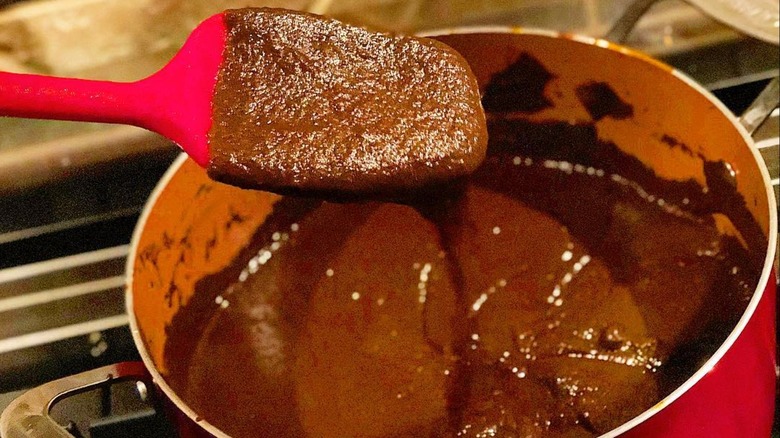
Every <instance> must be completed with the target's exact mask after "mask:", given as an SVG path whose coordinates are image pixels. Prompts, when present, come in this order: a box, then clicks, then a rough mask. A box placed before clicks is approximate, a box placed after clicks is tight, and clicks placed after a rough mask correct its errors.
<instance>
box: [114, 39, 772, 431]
mask: <svg viewBox="0 0 780 438" xmlns="http://www.w3.org/2000/svg"><path fill="white" fill-rule="evenodd" d="M477 33H493V34H507V33H509V34H519V35H535V36H544V37H549V38H556V39H557V38H563V39H567V40H570V41H572V42H575V43H580V44H586V45H595V46H598V47H601V48H604V49H608V50H615V51H618V52H620V53H622V54H625V55H628V56H630V57H632V58H637V59H640V60H642V61H645V62H647V63H649V64H652V65H654V66H655V67H658V68H661V69H663V70H666V71H668V72H669V73H671V75H672V76H673V77H674V78H676V79H678V80H681V81H682V82H684V83H685V84H686V85H688V86H689V87H691V88H693V89H694V90H695V91H697V92H698V93H699V94H701V95H703V96H704V97H705V98H707V99H708V100H709V101H710V102H711V103H712V104H713V105H714V106H715V107H716V108H718V109H719V110H720V112H721V113H723V114H724V115H725V116H726V117H727V118H728V120H729V121H730V122H731V124H732V125H733V127H734V128H735V129H736V130H737V131H738V132H739V134H740V135H741V137H742V139H743V140H744V141H745V144H746V145H747V147H748V149H749V150H750V152H751V154H752V155H753V159H754V160H755V162H756V164H757V165H758V169H759V173H760V175H761V178H762V180H763V183H764V188H765V190H766V196H767V201H768V208H769V235H768V236H767V240H768V242H767V245H768V247H767V249H766V257H765V259H764V264H763V267H762V270H761V277H760V278H759V281H758V284H757V285H756V289H755V290H754V291H753V295H752V297H751V299H750V302H749V303H748V305H747V307H746V308H745V311H744V312H743V313H742V316H741V317H740V319H739V321H738V322H737V324H736V325H735V326H734V329H733V330H732V331H731V333H729V335H728V337H727V338H726V340H725V341H723V343H721V345H720V347H718V349H717V350H716V351H715V353H714V354H713V355H712V356H710V358H709V359H708V360H707V361H706V362H705V363H704V365H702V366H701V367H699V368H698V369H697V370H696V372H695V373H693V375H691V376H690V377H689V378H688V379H687V380H686V381H685V382H684V383H683V384H682V385H680V386H678V387H677V388H676V389H675V390H674V391H672V392H671V393H670V394H669V395H667V396H666V397H664V398H663V399H661V400H660V401H658V402H657V403H656V404H655V405H653V406H652V407H650V408H648V409H647V410H645V411H644V412H642V413H641V414H639V415H637V416H635V417H634V418H632V419H631V420H629V421H627V422H625V423H623V424H621V425H620V426H618V427H617V428H615V429H612V430H610V431H609V432H606V433H604V434H602V435H600V436H599V438H612V437H615V436H618V435H620V434H623V433H625V432H627V431H629V430H630V429H633V428H634V427H636V426H637V425H639V424H641V423H643V422H644V421H646V420H647V419H648V418H650V417H652V416H653V415H655V414H657V413H658V412H660V411H662V410H663V409H664V408H665V407H666V406H668V405H670V404H671V403H672V402H674V401H675V400H677V399H678V398H679V397H680V396H682V395H683V394H684V393H686V392H687V391H688V390H689V389H690V388H692V387H693V386H694V385H695V384H696V383H698V382H699V381H700V380H701V379H702V378H703V377H704V376H705V375H707V374H708V373H709V372H710V371H712V369H713V368H714V367H715V365H716V364H717V363H718V362H719V361H720V360H721V359H722V358H723V356H724V355H725V354H726V352H727V351H728V350H730V349H731V347H732V346H733V344H734V342H735V341H736V340H737V338H739V336H740V335H741V334H742V332H743V331H744V329H745V327H746V326H747V323H748V322H749V321H750V320H751V319H752V317H753V314H754V313H755V311H756V308H757V307H758V303H759V301H760V300H761V298H762V297H763V295H764V292H765V291H766V289H767V285H768V282H769V278H770V275H771V271H772V269H773V261H774V256H775V251H776V248H777V233H778V223H777V222H778V220H777V213H778V212H777V200H776V199H775V194H774V191H773V189H772V184H771V180H770V177H769V171H768V170H767V167H766V164H765V163H764V161H763V159H762V158H761V155H760V153H759V151H758V149H757V148H756V145H755V141H754V140H753V138H752V137H751V136H750V134H748V132H747V131H746V130H745V128H744V127H743V126H742V125H741V124H740V123H739V121H738V120H737V117H736V116H734V114H733V113H732V112H731V111H730V110H729V109H728V108H727V107H726V106H725V105H724V104H723V103H722V102H721V101H720V100H718V99H717V98H716V97H715V96H714V95H713V94H712V93H710V92H709V91H708V90H707V89H705V88H704V87H703V86H701V85H700V84H699V83H697V82H696V81H694V80H693V79H692V78H690V77H689V76H688V75H686V74H685V73H683V72H681V71H679V70H677V69H675V68H673V67H671V66H669V65H668V64H665V63H663V62H661V61H659V60H657V59H655V58H652V57H650V56H649V55H646V54H644V53H642V52H639V51H637V50H634V49H630V48H628V47H625V46H622V45H619V44H616V43H613V42H610V41H607V40H604V39H601V38H595V37H590V36H585V35H577V34H570V33H564V32H558V31H553V30H548V29H535V28H525V27H510V26H467V27H453V28H442V29H435V30H431V31H425V32H422V33H420V34H419V35H420V36H425V37H433V36H444V35H450V34H462V35H467V34H477ZM187 158H188V157H187V155H186V154H184V153H182V154H181V155H180V156H179V157H178V158H176V160H175V161H174V162H173V163H172V164H171V166H170V167H169V168H168V170H167V171H166V172H165V174H164V175H163V176H162V178H160V181H159V182H158V183H157V186H155V188H154V190H153V191H152V193H151V195H150V196H149V199H148V200H147V202H146V204H145V205H144V209H143V211H142V213H141V216H140V217H139V219H138V223H137V224H136V226H135V229H134V231H133V236H132V239H131V242H130V252H129V254H128V258H127V263H126V267H125V283H126V287H125V308H126V311H127V314H128V320H129V325H130V330H131V333H132V336H133V341H134V343H135V346H136V349H137V350H138V353H139V355H140V356H141V359H142V360H143V363H144V365H145V366H146V368H147V369H148V371H149V373H150V374H151V376H152V379H153V381H154V383H155V384H156V385H157V386H159V387H160V388H161V389H162V390H163V392H164V393H165V395H166V397H168V398H169V399H170V400H171V401H172V402H173V403H174V404H175V405H176V407H177V408H178V409H180V410H181V411H182V412H183V413H184V414H186V415H187V417H189V418H190V419H192V420H193V421H194V422H195V423H197V424H198V425H199V426H201V427H202V428H204V429H205V430H206V431H207V432H209V433H210V434H212V435H214V436H216V437H219V438H230V436H229V435H227V434H226V433H224V432H222V431H221V430H220V429H218V428H217V427H216V426H214V425H213V424H211V423H209V422H208V421H206V420H205V419H203V418H202V417H200V416H199V415H197V414H196V413H195V412H194V411H193V410H192V409H191V408H190V407H189V405H187V403H186V402H185V401H184V400H182V399H181V398H179V396H178V394H176V392H175V391H174V390H173V389H172V388H171V387H170V386H169V385H168V383H167V382H166V381H165V378H164V377H163V376H162V375H161V374H160V372H159V371H158V370H157V368H156V366H155V364H154V362H153V361H152V358H151V356H150V355H149V353H148V352H147V351H146V346H145V344H144V341H143V339H142V338H141V333H140V330H139V328H138V321H137V320H136V315H135V312H134V310H133V271H134V267H135V258H136V252H137V250H138V243H139V241H140V239H141V234H142V232H143V230H144V228H145V225H146V221H147V219H148V217H149V214H150V213H151V210H152V208H153V207H154V205H155V204H156V203H157V200H158V198H159V197H160V194H161V193H162V192H163V190H164V189H165V188H166V187H167V186H168V183H169V182H170V181H171V180H172V179H173V177H174V175H175V174H176V173H177V172H178V171H179V169H180V168H181V166H182V165H183V164H184V162H185V161H186V160H187Z"/></svg>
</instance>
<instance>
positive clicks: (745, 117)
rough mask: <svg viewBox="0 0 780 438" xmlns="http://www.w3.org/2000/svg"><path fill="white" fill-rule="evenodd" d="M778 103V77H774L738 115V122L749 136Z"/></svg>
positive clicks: (779, 93) (779, 91) (779, 81)
mask: <svg viewBox="0 0 780 438" xmlns="http://www.w3.org/2000/svg"><path fill="white" fill-rule="evenodd" d="M779 103H780V78H777V77H775V78H774V79H772V80H771V81H769V84H767V86H766V87H765V88H764V91H762V92H761V94H759V95H758V97H757V98H756V100H754V101H753V103H751V104H750V106H749V107H748V109H746V110H745V112H744V113H742V115H741V116H740V117H739V123H740V124H741V125H742V126H743V127H744V128H745V130H747V132H748V134H750V135H751V136H752V135H753V134H754V133H755V132H756V129H758V127H759V126H761V124H762V123H764V120H766V118H767V117H769V114H771V113H772V111H773V110H774V109H775V108H777V106H778V104H779Z"/></svg>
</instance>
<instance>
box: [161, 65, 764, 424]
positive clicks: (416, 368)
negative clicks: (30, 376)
mask: <svg viewBox="0 0 780 438" xmlns="http://www.w3.org/2000/svg"><path fill="white" fill-rule="evenodd" d="M549 77H550V75H545V71H544V67H543V66H541V65H540V64H539V63H538V62H536V60H534V59H533V58H530V57H520V58H519V59H518V60H517V62H515V63H514V64H513V65H512V66H510V67H509V68H508V69H507V70H506V71H505V72H504V73H500V74H498V75H496V76H495V77H494V78H493V81H492V82H491V84H489V85H488V86H487V87H486V89H485V96H484V98H483V103H484V105H485V109H486V110H487V111H488V113H489V117H488V128H489V134H490V144H489V150H488V158H487V160H486V161H485V162H484V163H483V165H482V166H481V167H480V168H479V170H478V171H477V172H476V173H475V174H474V175H472V176H471V177H469V178H468V179H467V180H464V181H460V182H459V183H458V184H453V185H451V186H449V187H448V190H446V191H442V192H441V193H440V194H439V197H437V198H432V197H425V199H418V200H417V201H415V202H413V203H410V204H409V205H394V204H379V203H368V204H329V203H321V202H318V201H313V200H303V199H295V198H284V199H282V200H281V201H279V202H278V203H277V204H276V205H275V207H274V211H273V213H272V214H271V215H270V216H269V217H268V218H267V220H266V222H265V223H264V225H263V226H262V227H261V228H260V229H259V230H258V231H257V233H256V235H255V237H254V238H253V239H252V242H251V243H249V244H248V246H247V247H246V249H245V250H243V251H242V253H241V255H240V256H239V257H238V258H237V259H236V261H235V263H234V264H233V265H232V266H231V267H230V268H228V269H226V270H225V271H224V272H222V273H220V274H218V275H215V276H211V277H207V278H206V279H204V280H203V281H202V282H201V283H199V285H198V290H197V292H196V294H195V296H194V297H193V298H192V300H191V301H190V302H189V303H188V304H187V306H185V307H184V308H183V309H182V310H180V311H179V313H178V314H177V315H176V317H175V318H174V321H173V324H172V325H171V327H170V328H169V333H168V344H167V345H166V363H167V365H168V368H169V371H170V372H169V375H167V376H166V380H167V381H168V382H169V383H170V384H171V386H172V387H173V389H174V390H175V391H176V392H177V394H179V395H180V396H181V397H182V399H183V400H185V401H186V402H187V404H188V405H189V406H191V407H192V408H193V409H194V410H195V411H196V412H197V413H198V414H199V415H201V416H202V417H203V418H205V419H206V420H208V421H209V422H210V423H212V424H214V425H215V426H217V427H219V428H220V429H221V430H223V431H224V432H226V433H227V434H229V435H231V436H235V437H255V436H311V437H344V436H371V437H416V436H419V437H428V436H434V437H438V436H441V437H449V436H473V437H480V436H497V437H515V436H568V437H571V436H592V435H597V434H600V433H603V432H606V431H608V430H610V429H612V428H613V427H615V426H618V425H619V424H621V423H623V422H624V421H626V420H628V419H629V418H631V417H633V416H635V415H637V414H638V413H640V412H642V411H643V410H645V409H647V408H649V407H650V406H652V405H653V404H654V403H655V402H657V401H658V400H660V399H661V398H662V397H663V396H664V395H666V394H668V393H669V392H670V391H671V390H673V389H674V388H675V387H676V386H678V385H679V384H680V383H681V382H682V381H683V380H684V379H686V378H687V377H688V376H690V374H692V373H693V372H694V371H695V370H696V369H697V368H698V366H699V365H700V364H701V363H702V362H703V361H704V360H705V359H706V358H707V357H708V356H709V355H710V354H711V353H712V352H713V351H714V350H715V349H716V348H717V347H718V345H719V344H720V343H721V342H722V341H723V339H725V337H726V336H727V334H728V332H729V331H730V330H731V328H732V327H733V325H734V323H735V321H736V320H737V319H738V317H739V315H740V313H741V312H742V311H743V310H744V306H745V305H746V303H747V301H748V300H749V298H750V295H751V292H752V291H753V289H754V287H755V285H756V282H757V280H758V276H759V272H760V266H761V261H760V260H756V259H755V258H756V257H754V256H753V255H752V254H754V253H760V249H762V248H763V247H764V246H765V245H766V243H765V238H764V236H762V235H761V233H760V231H756V230H758V227H757V226H756V225H755V224H754V223H752V222H750V219H746V218H749V215H747V214H746V213H745V208H744V201H741V199H740V198H738V196H737V195H736V194H735V191H734V189H733V186H732V185H731V184H730V182H729V181H730V178H729V168H728V166H727V165H726V164H725V163H715V162H705V173H706V175H707V186H706V187H701V186H700V185H698V184H697V183H695V182H694V181H686V182H674V181H665V180H662V179H660V178H658V177H656V176H655V175H654V174H653V172H652V171H651V170H649V169H648V168H646V167H645V166H644V165H642V163H641V162H639V161H638V160H636V159H635V158H633V157H631V156H628V155H626V154H624V153H622V152H621V151H620V150H619V149H618V148H616V147H615V145H613V144H611V143H609V142H606V141H603V140H600V139H599V138H598V135H597V132H596V129H595V128H594V126H593V124H589V123H573V124H570V123H565V122H557V121H555V122H554V121H549V122H543V121H542V122H539V121H536V122H530V121H528V120H526V119H525V118H524V117H523V115H525V114H529V113H533V112H537V111H539V110H541V109H543V108H544V106H545V105H546V104H545V100H544V96H543V95H541V92H542V90H543V89H544V84H543V83H542V85H541V86H539V87H536V88H533V87H531V88H529V89H538V90H539V94H534V93H527V94H524V95H519V96H518V95H513V94H512V92H511V90H513V89H517V86H518V85H517V81H518V80H520V81H529V80H531V79H529V78H532V79H533V78H535V79H533V80H537V81H542V82H544V81H546V80H548V79H549ZM577 95H578V97H579V98H580V99H581V101H582V102H583V105H584V106H585V107H586V108H588V112H589V113H590V114H591V116H592V117H593V118H594V120H598V119H601V118H610V117H612V118H630V117H631V111H632V109H631V106H630V104H628V103H626V102H623V101H621V100H620V98H618V97H617V96H616V95H615V94H614V92H611V89H610V88H609V87H608V86H607V85H606V84H599V83H590V84H582V86H581V87H580V88H578V92H577ZM668 145H669V147H681V146H680V145H679V144H674V141H673V139H671V138H670V139H669V141H668ZM723 218H728V219H726V220H730V221H732V222H733V223H734V225H735V226H736V227H737V228H738V229H739V230H740V232H741V234H740V236H739V237H731V236H728V235H724V234H722V233H720V232H719V231H718V229H719V227H718V221H721V222H722V221H723V220H724V219H723ZM762 245H763V246H762ZM745 247H747V248H750V249H754V250H755V251H750V252H749V251H747V250H746V249H745Z"/></svg>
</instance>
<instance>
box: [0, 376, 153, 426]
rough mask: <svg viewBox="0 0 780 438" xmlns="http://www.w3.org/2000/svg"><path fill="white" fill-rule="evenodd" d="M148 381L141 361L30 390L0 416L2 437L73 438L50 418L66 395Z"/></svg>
mask: <svg viewBox="0 0 780 438" xmlns="http://www.w3.org/2000/svg"><path fill="white" fill-rule="evenodd" d="M130 378H133V379H139V380H148V379H149V378H150V377H149V374H148V373H147V371H146V368H145V367H144V365H143V363H141V362H122V363H118V364H114V365H108V366H105V367H102V368H97V369H94V370H91V371H86V372H83V373H80V374H76V375H74V376H69V377H64V378H62V379H59V380H55V381H53V382H49V383H46V384H44V385H41V386H39V387H37V388H33V389H31V390H29V391H27V392H25V393H24V394H22V395H21V396H19V397H18V398H17V399H15V400H14V401H13V402H11V404H10V405H9V406H8V407H7V408H6V409H5V410H4V411H3V414H2V416H0V436H2V437H3V438H51V437H54V438H73V435H71V434H70V433H68V431H67V430H65V428H63V427H62V426H60V425H59V424H58V423H57V422H56V421H54V419H52V418H51V417H50V416H49V412H50V411H51V408H52V406H53V405H54V404H55V403H56V402H57V401H59V400H61V399H62V398H64V397H67V396H69V395H74V394H77V393H81V392H85V391H89V390H91V389H94V388H96V387H100V386H103V385H105V384H107V383H110V382H112V381H114V380H117V379H123V380H126V379H130Z"/></svg>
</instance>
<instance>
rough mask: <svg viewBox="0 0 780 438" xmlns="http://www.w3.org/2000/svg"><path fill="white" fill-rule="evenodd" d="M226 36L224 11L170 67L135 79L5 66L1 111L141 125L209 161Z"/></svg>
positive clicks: (192, 38) (204, 26) (201, 28)
mask: <svg viewBox="0 0 780 438" xmlns="http://www.w3.org/2000/svg"><path fill="white" fill-rule="evenodd" d="M225 37H226V29H225V24H224V21H223V20H222V17H221V15H216V16H213V17H211V18H209V19H208V20H206V21H205V22H203V23H202V24H201V25H200V26H199V27H198V28H197V29H195V31H194V32H193V33H192V35H191V36H190V37H189V39H188V40H187V42H186V43H185V45H184V47H182V49H181V51H179V53H178V54H177V55H176V57H174V58H173V59H172V60H171V62H170V63H169V64H168V65H166V66H165V68H163V69H162V70H160V71H159V72H158V73H156V74H154V75H152V76H150V77H148V78H146V79H143V80H141V81H138V82H132V83H117V82H106V81H88V80H81V79H65V78H54V77H48V76H38V75H27V74H14V73H3V72H0V115H3V116H13V117H26V118H36V119H57V120H75V121H89V122H104V123H121V124H128V125H136V126H140V127H142V128H146V129H149V130H151V131H155V132H157V133H159V134H162V135H164V136H165V137H167V138H169V139H171V140H173V141H174V142H176V143H177V144H178V145H179V146H180V147H181V148H182V149H184V151H185V152H186V153H187V154H188V155H189V156H190V157H192V158H193V159H194V160H195V161H196V162H197V163H198V164H199V165H201V166H206V165H207V164H208V159H209V158H208V157H209V154H208V144H207V133H208V130H209V128H210V127H211V100H212V97H213V94H214V86H215V84H216V81H217V75H218V73H219V69H220V66H221V64H222V52H223V50H224V47H225Z"/></svg>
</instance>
